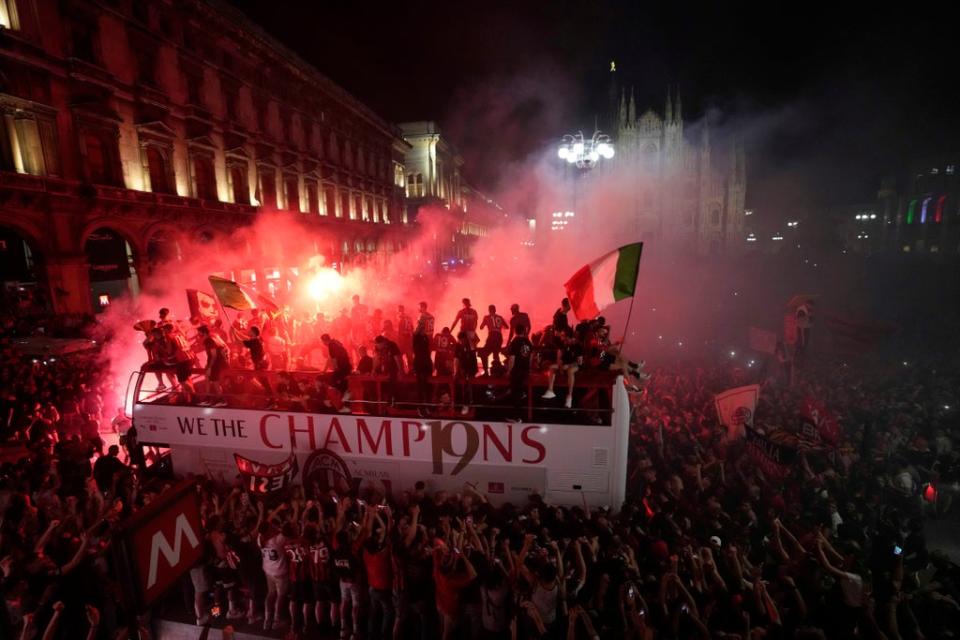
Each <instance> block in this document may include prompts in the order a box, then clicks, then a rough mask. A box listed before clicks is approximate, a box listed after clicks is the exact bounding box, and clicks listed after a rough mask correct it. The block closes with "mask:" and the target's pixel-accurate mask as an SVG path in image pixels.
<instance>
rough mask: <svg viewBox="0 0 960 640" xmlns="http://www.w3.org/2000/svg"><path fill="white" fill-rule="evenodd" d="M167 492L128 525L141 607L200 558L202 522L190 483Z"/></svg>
mask: <svg viewBox="0 0 960 640" xmlns="http://www.w3.org/2000/svg"><path fill="white" fill-rule="evenodd" d="M170 494H171V495H170V496H169V497H168V496H161V498H160V500H158V501H157V502H156V503H153V504H151V505H150V507H153V506H154V504H156V505H157V508H156V509H151V510H150V512H149V513H145V514H143V515H144V517H143V518H142V519H141V518H136V520H137V522H136V524H135V526H134V527H132V528H131V529H130V535H129V538H128V540H129V546H128V558H129V562H130V565H131V566H132V567H133V569H134V571H133V573H134V576H133V579H134V582H135V587H136V591H137V594H138V595H139V596H140V604H141V605H142V606H144V607H146V606H149V605H150V604H151V603H153V602H154V601H155V600H156V599H157V598H159V597H160V596H161V595H163V593H164V592H165V591H166V590H167V589H168V588H169V587H170V586H172V585H173V584H174V583H175V582H176V581H177V580H178V579H179V578H180V577H181V576H182V575H183V574H185V573H186V572H187V571H189V570H190V569H191V568H192V567H193V566H194V565H196V564H197V563H198V562H199V561H200V560H201V559H202V558H203V553H204V544H203V538H204V535H203V526H202V523H201V520H200V507H199V504H198V503H197V495H196V492H195V491H194V490H193V483H190V482H187V483H182V484H181V485H180V486H178V487H177V488H175V489H171V490H170ZM158 503H159V504H158ZM137 515H140V514H137Z"/></svg>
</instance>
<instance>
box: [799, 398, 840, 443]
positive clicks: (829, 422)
mask: <svg viewBox="0 0 960 640" xmlns="http://www.w3.org/2000/svg"><path fill="white" fill-rule="evenodd" d="M800 415H801V417H802V418H803V421H804V422H805V423H808V424H812V425H813V426H814V427H816V429H817V433H819V434H820V439H821V440H822V441H823V442H825V443H827V444H829V445H833V446H836V445H837V443H838V442H839V441H840V422H839V421H838V420H837V416H835V415H834V414H833V412H831V411H830V410H829V409H827V408H826V407H825V406H823V404H821V403H820V402H818V401H816V400H815V399H813V398H812V397H810V396H807V397H806V398H804V399H803V404H801V405H800Z"/></svg>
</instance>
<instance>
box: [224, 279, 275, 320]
mask: <svg viewBox="0 0 960 640" xmlns="http://www.w3.org/2000/svg"><path fill="white" fill-rule="evenodd" d="M208 280H210V286H211V287H213V292H214V293H215V294H216V296H217V298H218V299H219V300H220V304H222V305H223V306H225V307H227V308H228V309H236V310H238V311H249V310H250V309H263V310H264V311H269V312H271V313H274V312H276V311H279V310H280V305H278V304H277V303H276V302H274V301H273V300H272V299H271V298H270V296H266V295H264V294H262V293H259V292H258V291H256V290H254V289H251V288H250V287H246V286H244V285H242V284H240V283H238V282H234V281H233V280H227V279H226V278H220V277H217V276H210V277H209V278H208Z"/></svg>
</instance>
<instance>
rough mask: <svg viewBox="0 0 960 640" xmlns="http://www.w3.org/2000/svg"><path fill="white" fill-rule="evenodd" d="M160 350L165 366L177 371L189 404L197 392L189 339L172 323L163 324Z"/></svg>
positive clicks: (184, 395) (185, 398) (184, 396)
mask: <svg viewBox="0 0 960 640" xmlns="http://www.w3.org/2000/svg"><path fill="white" fill-rule="evenodd" d="M160 352H161V354H162V358H163V364H164V366H166V367H167V368H170V369H173V370H174V371H175V372H176V375H177V382H179V383H180V390H181V391H182V392H183V400H184V402H186V403H187V404H189V403H191V402H193V394H194V393H196V390H195V389H194V388H193V383H192V382H190V376H191V375H192V374H193V352H192V351H191V350H190V344H189V343H188V342H187V339H186V338H185V337H184V336H183V334H182V333H179V332H178V331H176V327H174V325H173V324H172V323H171V324H165V325H163V342H162V343H161V347H160Z"/></svg>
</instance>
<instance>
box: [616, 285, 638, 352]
mask: <svg viewBox="0 0 960 640" xmlns="http://www.w3.org/2000/svg"><path fill="white" fill-rule="evenodd" d="M636 299H637V296H636V295H632V296H630V309H628V310H627V321H626V322H625V323H624V325H623V336H621V338H620V355H621V356H622V355H623V347H624V345H625V344H626V341H627V331H628V330H629V329H630V317H631V316H632V315H633V302H634V300H636Z"/></svg>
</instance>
